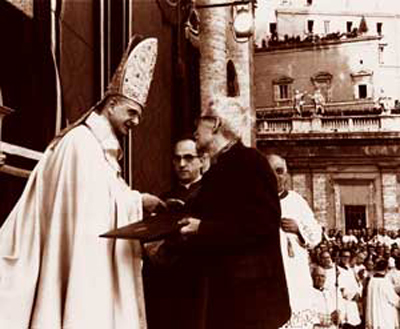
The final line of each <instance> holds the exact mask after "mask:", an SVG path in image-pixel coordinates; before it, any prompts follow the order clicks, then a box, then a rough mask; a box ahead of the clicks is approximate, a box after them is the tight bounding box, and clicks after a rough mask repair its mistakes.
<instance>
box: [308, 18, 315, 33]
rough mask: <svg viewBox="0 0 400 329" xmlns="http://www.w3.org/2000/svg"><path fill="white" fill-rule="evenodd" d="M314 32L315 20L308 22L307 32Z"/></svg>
mask: <svg viewBox="0 0 400 329" xmlns="http://www.w3.org/2000/svg"><path fill="white" fill-rule="evenodd" d="M313 31H314V21H313V20H308V21H307V32H308V33H313Z"/></svg>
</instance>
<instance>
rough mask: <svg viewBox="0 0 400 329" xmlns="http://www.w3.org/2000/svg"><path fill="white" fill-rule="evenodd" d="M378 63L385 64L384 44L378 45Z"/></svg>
mask: <svg viewBox="0 0 400 329" xmlns="http://www.w3.org/2000/svg"><path fill="white" fill-rule="evenodd" d="M379 64H385V45H379Z"/></svg>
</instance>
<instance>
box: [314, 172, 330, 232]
mask: <svg viewBox="0 0 400 329" xmlns="http://www.w3.org/2000/svg"><path fill="white" fill-rule="evenodd" d="M326 187H327V177H326V174H324V173H314V174H313V199H314V200H313V201H314V215H315V218H316V219H317V221H318V222H319V223H320V224H321V225H322V226H324V227H328V226H329V223H328V212H327V209H328V202H329V200H328V196H327V193H326V191H327V188H326Z"/></svg>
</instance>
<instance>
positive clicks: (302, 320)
mask: <svg viewBox="0 0 400 329" xmlns="http://www.w3.org/2000/svg"><path fill="white" fill-rule="evenodd" d="M281 209H282V218H290V219H293V220H295V221H296V223H297V225H298V227H299V231H300V235H301V238H300V237H299V235H297V234H293V233H287V232H284V231H283V230H282V229H281V230H280V234H281V251H282V258H283V264H284V268H285V274H286V281H287V286H288V291H289V299H290V307H291V309H292V315H291V319H290V320H289V322H288V323H287V324H286V325H285V326H284V328H299V329H303V328H310V327H312V322H313V318H314V317H315V312H313V304H312V295H313V285H312V279H311V274H310V269H309V258H308V250H307V247H310V248H312V247H314V246H316V245H317V244H318V243H319V242H320V241H321V237H322V233H321V232H322V231H321V226H320V225H319V224H318V222H317V221H316V220H315V218H314V214H313V212H312V210H311V208H310V207H309V205H308V204H307V201H305V200H304V199H303V198H302V197H301V196H300V194H298V193H296V192H295V191H289V192H288V194H287V196H286V197H284V198H282V199H281Z"/></svg>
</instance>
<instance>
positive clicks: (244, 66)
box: [228, 29, 255, 146]
mask: <svg viewBox="0 0 400 329" xmlns="http://www.w3.org/2000/svg"><path fill="white" fill-rule="evenodd" d="M252 45H253V38H250V39H249V41H247V42H237V41H236V40H235V39H234V37H233V29H230V31H229V34H228V56H229V57H230V59H231V60H232V61H233V63H234V64H235V68H236V73H237V77H238V83H239V91H240V94H239V96H238V97H239V98H240V102H241V104H243V106H244V107H245V108H247V109H248V111H249V113H248V117H249V118H252V120H249V121H248V125H247V129H246V132H245V135H244V136H243V142H244V143H245V144H246V145H248V146H250V145H251V144H252V142H253V141H254V140H255V135H254V136H253V134H255V132H254V130H253V129H255V128H254V127H255V126H254V124H255V122H253V121H255V120H254V118H255V111H254V106H253V97H252V92H253V88H252V86H253V72H252V70H253V46H252Z"/></svg>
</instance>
